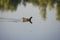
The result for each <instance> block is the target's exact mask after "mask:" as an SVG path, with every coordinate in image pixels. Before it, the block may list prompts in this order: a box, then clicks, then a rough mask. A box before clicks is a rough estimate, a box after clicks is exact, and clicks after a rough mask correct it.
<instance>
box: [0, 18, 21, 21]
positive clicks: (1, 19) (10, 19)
mask: <svg viewBox="0 0 60 40" xmlns="http://www.w3.org/2000/svg"><path fill="white" fill-rule="evenodd" d="M0 22H21V20H20V19H16V18H3V17H0Z"/></svg>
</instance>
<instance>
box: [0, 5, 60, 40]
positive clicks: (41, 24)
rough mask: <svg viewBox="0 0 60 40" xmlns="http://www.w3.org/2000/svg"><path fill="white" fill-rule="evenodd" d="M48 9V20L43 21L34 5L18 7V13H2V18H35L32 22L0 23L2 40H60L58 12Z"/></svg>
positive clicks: (0, 37) (0, 14) (0, 39)
mask: <svg viewBox="0 0 60 40" xmlns="http://www.w3.org/2000/svg"><path fill="white" fill-rule="evenodd" d="M46 9H47V15H46V16H47V19H46V20H42V17H41V15H40V11H39V8H38V7H37V6H33V5H32V4H27V6H26V7H24V6H23V5H22V4H21V5H18V8H17V10H16V11H14V12H11V11H8V12H6V11H4V12H0V17H4V18H17V19H20V20H21V18H22V17H27V18H29V17H31V16H32V17H33V18H32V22H33V24H30V23H27V22H26V23H23V22H17V23H15V22H0V40H59V39H60V38H59V37H60V22H59V21H56V15H55V14H56V10H55V8H53V9H52V10H48V8H46Z"/></svg>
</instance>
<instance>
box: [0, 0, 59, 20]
mask: <svg viewBox="0 0 60 40" xmlns="http://www.w3.org/2000/svg"><path fill="white" fill-rule="evenodd" d="M59 2H60V1H59V0H0V10H2V11H8V10H11V11H15V10H17V6H18V4H21V3H22V4H23V5H24V6H26V5H27V4H26V3H31V4H32V5H34V6H38V7H39V9H40V15H41V16H42V18H43V20H46V8H47V6H48V8H49V9H50V10H51V9H52V8H54V4H55V3H57V5H56V11H57V13H56V20H60V3H59Z"/></svg>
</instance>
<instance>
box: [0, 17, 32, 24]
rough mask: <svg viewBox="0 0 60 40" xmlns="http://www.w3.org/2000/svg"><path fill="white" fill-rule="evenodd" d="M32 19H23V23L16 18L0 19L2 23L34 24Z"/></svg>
mask: <svg viewBox="0 0 60 40" xmlns="http://www.w3.org/2000/svg"><path fill="white" fill-rule="evenodd" d="M31 19H32V17H30V18H25V17H23V18H22V21H21V20H20V19H15V18H2V17H0V22H30V23H31V24H32V21H31Z"/></svg>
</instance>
